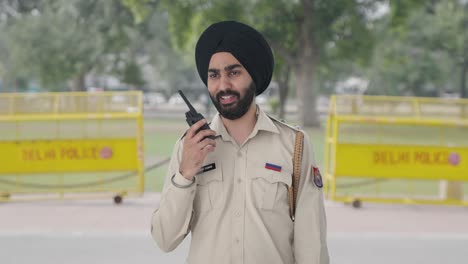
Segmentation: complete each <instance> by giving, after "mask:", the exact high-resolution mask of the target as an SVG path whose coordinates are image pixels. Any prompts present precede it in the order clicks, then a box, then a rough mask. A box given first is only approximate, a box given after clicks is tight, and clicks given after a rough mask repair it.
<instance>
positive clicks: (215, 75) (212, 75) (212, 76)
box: [208, 72, 218, 79]
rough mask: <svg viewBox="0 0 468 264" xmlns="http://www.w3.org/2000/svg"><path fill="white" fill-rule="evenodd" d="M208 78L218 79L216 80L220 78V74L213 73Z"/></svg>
mask: <svg viewBox="0 0 468 264" xmlns="http://www.w3.org/2000/svg"><path fill="white" fill-rule="evenodd" d="M208 78H210V79H216V78H218V74H217V73H216V72H211V73H209V74H208Z"/></svg>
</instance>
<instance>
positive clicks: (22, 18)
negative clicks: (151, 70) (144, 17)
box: [7, 0, 151, 90]
mask: <svg viewBox="0 0 468 264" xmlns="http://www.w3.org/2000/svg"><path fill="white" fill-rule="evenodd" d="M12 1H13V0H12ZM17 2H22V3H26V2H28V1H24V2H23V1H19V0H17ZM39 3H41V5H39V6H35V7H34V8H33V9H31V10H32V11H31V12H26V13H22V14H21V15H18V16H12V18H11V19H10V22H9V23H8V24H9V25H8V29H7V35H8V42H9V45H8V47H9V50H10V51H11V57H12V61H13V62H14V68H15V69H16V71H24V72H26V73H27V74H28V75H30V76H35V77H37V78H38V79H40V80H41V82H42V83H43V85H45V86H49V87H55V89H63V86H64V85H65V84H66V83H67V82H68V81H69V80H74V82H73V85H72V89H73V90H84V89H85V86H84V77H85V76H86V74H88V73H89V72H91V71H96V72H102V73H111V74H112V73H119V72H123V71H125V70H124V69H125V68H129V67H130V68H131V67H133V69H135V67H139V65H137V64H135V62H136V61H138V60H137V58H136V57H137V56H139V55H140V53H139V50H140V49H141V46H142V44H141V43H144V40H145V38H147V37H151V35H148V34H147V33H148V31H145V27H146V26H147V25H145V24H144V23H140V24H135V21H134V18H133V16H132V13H131V12H130V11H129V9H128V8H127V7H126V6H124V5H123V4H122V2H121V1H120V0H112V1H85V0H78V1H66V0H42V1H40V2H39ZM145 34H146V35H145ZM127 80H128V79H127Z"/></svg>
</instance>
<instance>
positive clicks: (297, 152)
mask: <svg viewBox="0 0 468 264" xmlns="http://www.w3.org/2000/svg"><path fill="white" fill-rule="evenodd" d="M303 146H304V134H303V133H302V132H301V131H297V133H296V142H295V144H294V157H293V174H292V186H291V187H288V192H289V214H290V216H291V220H292V221H294V219H295V215H296V202H297V192H298V189H299V179H300V176H301V161H302V151H303Z"/></svg>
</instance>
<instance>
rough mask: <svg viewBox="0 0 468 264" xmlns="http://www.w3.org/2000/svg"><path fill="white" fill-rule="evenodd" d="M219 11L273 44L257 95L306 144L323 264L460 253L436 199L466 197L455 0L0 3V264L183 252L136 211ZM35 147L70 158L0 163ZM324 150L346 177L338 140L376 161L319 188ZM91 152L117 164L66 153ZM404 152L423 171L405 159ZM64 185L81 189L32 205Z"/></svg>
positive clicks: (466, 231) (453, 257) (460, 233)
mask: <svg viewBox="0 0 468 264" xmlns="http://www.w3.org/2000/svg"><path fill="white" fill-rule="evenodd" d="M221 20H237V21H241V22H244V23H247V24H249V25H252V26H253V27H255V28H256V29H258V30H259V31H260V32H261V33H262V34H263V35H264V36H265V37H266V38H267V40H268V42H269V43H270V44H271V46H272V49H273V50H274V54H275V60H276V61H275V63H276V65H275V72H274V76H273V81H272V83H271V85H270V87H269V88H268V89H267V90H266V91H265V92H264V93H263V94H262V95H260V96H258V97H257V98H256V100H257V103H258V104H259V105H260V106H262V107H263V108H264V109H265V110H266V111H267V112H268V113H269V114H270V115H272V116H274V117H277V118H279V119H284V120H285V121H287V122H288V123H290V124H293V125H299V126H301V127H303V128H304V129H305V131H306V132H307V133H308V134H309V136H310V138H311V140H312V143H313V144H314V149H315V154H316V161H317V164H318V165H319V167H320V168H323V170H322V171H323V173H322V174H323V176H324V178H325V179H326V188H325V192H326V195H327V201H326V207H327V213H328V218H329V233H330V235H329V240H330V254H331V256H332V263H395V262H398V263H415V262H416V263H417V262H425V263H466V261H468V257H467V255H466V254H465V252H464V251H465V249H466V248H468V226H467V225H466V223H467V222H468V211H466V207H452V206H449V205H468V202H467V201H466V200H465V199H464V198H465V197H466V196H467V195H466V194H468V186H467V185H466V183H463V181H465V180H466V179H468V178H467V177H468V165H467V163H466V162H467V160H468V151H467V149H468V147H467V146H468V136H467V135H468V130H467V126H468V125H467V124H468V120H467V119H468V101H466V100H463V99H464V98H468V90H467V84H468V80H467V74H468V1H467V0H427V1H421V0H406V1H389V0H334V1H330V0H328V1H327V0H297V1H296V0H170V1H169V0H103V1H97V0H95V1H93V0H0V148H1V149H0V158H1V159H2V160H0V166H1V167H2V168H3V169H0V200H1V201H2V202H0V262H1V263H32V262H34V263H111V262H112V263H128V262H130V261H132V262H133V261H138V262H140V263H150V262H159V263H182V262H183V261H184V259H185V256H186V254H187V248H188V242H187V241H186V242H184V244H183V245H182V246H181V248H180V249H178V250H177V251H176V253H173V254H172V255H171V254H169V255H165V254H163V253H162V252H160V251H159V249H158V248H157V246H156V245H155V244H154V242H152V241H151V238H150V237H149V219H150V217H151V213H152V212H153V211H154V209H155V208H157V204H158V201H159V192H160V191H161V189H162V185H163V183H164V179H165V176H166V175H165V173H166V169H167V160H168V158H169V157H170V155H171V153H172V147H173V144H174V143H175V141H176V140H177V139H178V138H179V137H180V136H181V135H182V134H183V133H184V131H185V130H186V128H187V124H186V122H185V116H184V113H185V112H186V111H187V110H188V109H187V107H186V105H185V104H184V102H183V101H182V99H181V98H180V96H179V95H178V93H177V91H178V90H183V91H184V93H185V95H186V96H187V97H188V98H189V100H190V101H191V102H192V104H193V105H194V106H195V108H196V109H197V110H198V111H199V112H201V113H203V114H204V115H205V117H207V118H208V119H209V118H211V117H212V116H213V115H214V114H215V113H216V109H215V108H214V107H212V105H211V101H210V99H209V97H208V93H207V90H206V87H205V86H204V84H203V83H202V82H201V81H200V79H199V77H198V73H197V72H196V67H195V63H194V46H195V43H196V41H197V40H198V37H199V35H200V34H201V32H202V31H203V30H204V29H205V28H206V27H207V26H209V25H210V24H212V23H214V22H217V21H221ZM56 92H62V93H60V94H57V93H56ZM140 92H141V96H140ZM335 96H337V97H335ZM382 96H390V97H382ZM12 98H13V99H12ZM140 102H141V103H140ZM340 115H345V116H346V117H344V119H343V118H342V119H341V121H342V122H343V124H342V125H340V128H338V125H337V126H336V127H335V126H334V123H333V122H335V120H338V121H337V122H340V121H339V120H340V118H341V117H340ZM405 118H406V119H405ZM343 120H344V121H343ZM356 120H357V121H356ZM337 124H338V123H337ZM334 131H336V134H335V133H334ZM122 139H125V140H127V141H125V140H123V141H122ZM143 139H144V140H143ZM73 140H75V141H74V142H75V143H73V142H72V143H69V142H71V141H73ZM93 140H98V141H99V143H95V141H93ZM51 141H54V142H56V143H51V144H52V145H50V146H57V149H58V147H59V145H60V144H61V145H60V146H64V145H66V146H67V150H68V152H67V153H69V154H68V156H67V157H69V158H70V157H71V158H70V160H71V159H75V161H73V162H75V163H73V162H71V163H67V162H68V161H67V162H65V159H63V160H62V163H61V165H57V164H59V163H54V162H52V161H51V163H47V164H45V165H44V166H42V167H37V170H36V171H34V170H35V169H34V168H36V167H32V168H33V169H32V170H33V171H28V172H27V173H25V172H22V170H23V169H24V166H23V165H22V164H23V163H15V162H17V161H18V160H14V159H13V158H12V161H10V160H9V158H11V157H10V156H11V152H9V150H15V149H16V146H17V145H18V144H17V143H18V142H20V143H22V144H24V145H23V146H26V147H25V148H27V150H28V151H29V152H28V153H29V154H27V159H29V160H34V159H38V160H45V159H47V158H50V159H51V160H52V157H56V156H55V155H59V154H56V152H55V150H54V148H52V147H48V146H49V145H47V144H48V143H44V142H51ZM67 142H68V143H67ZM339 142H341V143H346V144H347V146H348V148H347V149H344V148H343V151H342V152H341V153H347V154H346V155H344V154H343V155H344V156H343V157H341V159H343V158H344V159H345V160H350V162H348V163H346V162H343V164H344V163H346V166H347V167H350V168H351V167H352V168H354V169H356V170H359V168H360V166H361V167H362V166H366V165H362V164H363V163H355V162H354V161H353V160H352V158H353V155H357V154H359V153H361V154H362V153H364V152H362V150H361V149H358V148H356V146H355V145H353V147H354V148H349V146H350V144H361V146H362V144H365V145H366V146H371V147H375V145H379V146H382V145H384V146H385V147H384V148H383V149H382V148H380V149H377V150H376V151H374V152H373V153H371V154H370V155H374V156H373V158H374V163H375V164H376V163H379V162H380V163H379V164H380V165H382V164H383V165H382V166H384V167H381V168H380V169H375V171H374V172H378V173H376V174H375V175H373V177H368V176H369V175H365V172H357V175H354V176H355V177H354V178H347V177H344V178H341V179H336V180H335V178H334V176H335V173H334V172H335V169H336V167H334V166H335V163H334V161H336V162H338V160H340V157H337V156H336V155H337V153H340V152H339V151H337V149H336V147H338V148H339V145H338V144H337V143H339ZM37 144H39V145H37ZM41 144H42V145H41ZM53 144H56V145H53ZM67 144H68V145H67ZM334 144H336V145H334ZM346 144H345V145H346ZM397 145H399V146H406V148H403V149H401V148H400V149H399V148H398V147H396V146H397ZM83 146H85V147H86V151H85V150H83V149H84V147H83ZM2 149H3V150H2ZM97 149H98V150H99V151H100V152H99V155H100V158H101V159H109V157H111V159H112V155H113V154H114V157H117V158H116V161H115V163H113V165H114V168H107V171H102V172H99V173H96V172H95V171H93V170H104V169H103V168H101V167H99V166H100V165H95V164H94V163H90V162H84V163H80V162H78V161H76V160H78V159H79V158H78V157H83V156H86V155H87V157H91V156H93V157H94V156H95V155H97V154H95V153H98V152H96V151H98V150H97ZM128 149H132V150H134V151H133V152H131V153H130V154H126V155H128V156H125V155H124V156H118V155H117V153H120V152H121V151H124V152H125V151H126V150H128ZM7 150H8V151H7ZM57 151H58V150H57ZM360 151H361V152H360ZM411 151H419V152H415V153H419V154H421V153H422V154H421V155H419V154H418V155H419V156H418V157H423V158H420V161H421V160H422V161H424V162H423V163H424V164H425V165H427V166H426V167H417V168H416V169H414V167H411V168H413V169H411V168H410V167H404V166H405V164H404V162H410V158H409V157H410V156H411V155H413V154H412V152H411ZM85 152H86V154H84V153H85ZM23 153H24V152H23ZM57 153H58V152H57ZM376 153H377V154H376ZM405 153H409V154H405ZM440 153H442V154H440ZM426 154H427V155H426ZM24 155H26V154H23V159H24V157H25V156H24ZM405 155H408V156H405ZM424 155H426V156H424ZM444 155H445V156H444ZM442 156H444V159H447V160H444V162H445V161H447V162H449V163H450V164H449V163H447V164H445V163H444V164H442V163H440V164H439V163H438V161H439V157H442ZM465 157H466V158H465ZM118 158H120V160H119V159H118ZM129 159H132V160H134V163H132V164H130V163H128V162H125V161H122V160H129ZM440 159H442V158H440ZM377 160H378V161H377ZM132 162H133V161H132ZM127 163H128V164H127ZM338 163H339V162H338ZM353 163H354V164H353ZM15 164H16V165H15ZM93 164H94V165H93ZM375 164H374V165H375ZM424 164H423V165H424ZM431 164H432V165H431ZM433 164H435V165H433ZM390 165H392V166H390ZM406 165H408V164H406ZM15 166H16V167H15ZM93 166H94V167H93ZM346 166H344V165H343V166H342V167H346ZM353 166H354V167H353ZM385 166H386V167H385ZM398 166H400V167H398ZM402 166H403V167H402ZM421 166H422V165H421ZM444 166H445V167H444ZM26 167H27V166H26ZM87 167H89V169H86V168H87ZM11 168H13V169H11ZM51 168H62V169H56V171H54V169H51ZM382 168H383V169H382ZM398 168H399V169H398ZM395 169H396V171H399V172H395V173H394V174H392V171H394V170H395ZM25 170H27V169H25ZM356 170H354V171H344V172H343V173H344V175H350V174H352V173H355V172H356ZM407 171H410V173H409V174H408V173H406V172H407ZM421 171H422V172H424V173H426V172H427V173H426V174H425V175H426V176H425V175H422V174H421V173H420V172H421ZM431 171H432V172H431ZM446 171H450V172H454V173H458V174H457V175H456V176H453V177H452V176H451V175H452V174H450V175H449V174H448V173H447V174H445V173H444V172H446ZM381 172H382V173H381ZM359 173H360V174H359ZM379 173H381V175H380V176H379V175H377V174H379ZM431 173H432V174H431ZM433 174H437V175H440V177H437V175H436V176H427V175H433ZM389 175H390V176H389ZM392 175H393V176H392ZM401 175H403V176H401ZM361 176H363V177H361ZM339 180H340V181H339ZM448 180H452V181H448ZM454 181H455V182H454ZM332 186H334V187H332ZM74 192H80V193H81V194H83V193H84V194H85V196H86V198H88V199H86V200H81V199H78V200H75V199H73V198H75V197H71V198H72V200H67V201H47V202H46V201H43V199H49V198H52V199H56V198H59V199H63V198H67V194H69V193H74ZM89 192H98V193H109V194H107V196H105V197H106V198H105V199H95V198H91V197H87V194H88V193H89ZM132 192H134V193H136V194H138V195H137V196H136V197H132V196H131V195H130V194H131V193H132ZM22 193H25V194H26V196H22V197H21V198H23V197H26V198H27V199H26V200H27V201H26V202H24V201H22V202H19V200H21V199H18V200H15V197H16V196H15V194H22ZM55 193H57V194H58V196H57V197H56V196H52V197H49V195H51V194H55ZM356 194H360V195H364V196H365V197H368V199H369V201H370V202H384V203H365V204H364V206H363V205H362V204H361V201H362V199H357V198H356V197H357V196H356ZM127 195H128V197H127ZM389 195H392V197H391V198H389ZM364 196H363V197H364ZM409 196H411V197H410V198H408V197H409ZM80 197H82V196H80ZM340 197H341V200H340V199H338V198H340ZM428 197H436V198H437V199H436V201H435V202H434V200H431V201H429V202H427V201H426V200H425V199H426V198H428ZM2 198H3V200H2ZM89 198H91V199H89ZM107 198H108V199H107ZM111 198H113V199H114V202H116V203H117V204H119V206H116V205H113V203H112V201H111ZM122 198H123V199H124V201H123V202H122ZM439 198H440V199H439ZM379 199H380V200H379ZM416 199H419V200H418V202H415V201H416ZM342 202H344V203H345V205H344V204H343V203H342ZM348 204H352V205H353V206H354V207H356V208H361V207H362V208H361V209H359V210H356V209H353V208H352V207H350V206H348ZM409 204H411V205H409ZM416 204H418V205H416ZM419 204H430V205H419ZM434 204H439V205H434ZM441 204H442V205H441ZM25 251H27V252H29V254H24V252H25Z"/></svg>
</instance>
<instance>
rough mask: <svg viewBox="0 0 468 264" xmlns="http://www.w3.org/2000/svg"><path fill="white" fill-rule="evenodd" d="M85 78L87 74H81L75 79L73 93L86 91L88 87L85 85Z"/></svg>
mask: <svg viewBox="0 0 468 264" xmlns="http://www.w3.org/2000/svg"><path fill="white" fill-rule="evenodd" d="M85 77H86V73H79V74H78V75H77V76H76V77H75V79H74V80H73V84H72V91H75V92H76V91H83V92H84V91H86V85H85Z"/></svg>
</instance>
